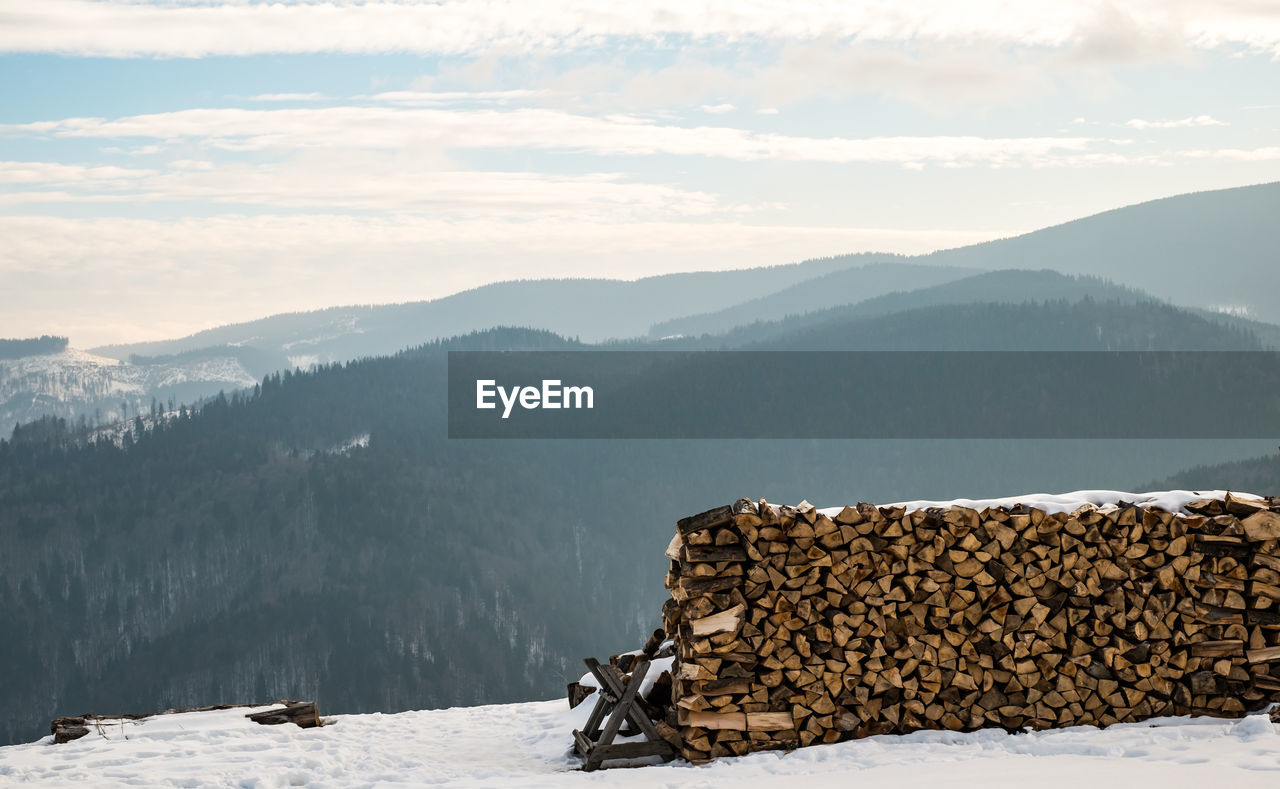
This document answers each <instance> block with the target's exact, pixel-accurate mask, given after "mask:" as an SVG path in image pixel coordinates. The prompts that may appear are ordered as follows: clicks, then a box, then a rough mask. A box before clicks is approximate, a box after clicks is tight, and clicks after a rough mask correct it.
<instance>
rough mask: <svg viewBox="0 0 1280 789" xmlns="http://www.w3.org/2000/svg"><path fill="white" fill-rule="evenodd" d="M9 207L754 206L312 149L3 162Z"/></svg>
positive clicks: (602, 180) (663, 190)
mask: <svg viewBox="0 0 1280 789" xmlns="http://www.w3.org/2000/svg"><path fill="white" fill-rule="evenodd" d="M4 185H12V186H20V187H21V188H22V190H21V191H3V190H0V205H23V204H48V203H77V202H84V203H109V202H127V203H129V204H131V205H137V204H141V203H156V202H166V201H167V202H176V201H207V202H211V203H217V204H224V205H225V204H238V205H253V206H259V207H266V208H268V209H271V208H312V209H321V210H324V209H330V210H332V209H347V210H361V211H384V212H422V213H431V214H435V215H442V216H444V215H447V216H452V217H471V218H474V217H480V216H488V217H505V218H521V219H527V218H531V217H535V216H536V217H547V216H575V217H578V218H580V219H595V220H598V221H603V220H612V221H624V220H638V219H654V218H679V217H692V216H706V215H710V214H716V213H743V212H746V211H752V210H755V208H754V207H752V206H750V205H743V204H740V203H724V202H722V201H721V200H720V199H719V198H717V197H716V196H715V195H712V194H709V193H706V192H701V191H696V190H687V189H681V188H678V187H674V186H668V185H664V184H652V183H634V182H628V181H627V180H625V179H624V178H623V177H622V176H620V175H617V174H611V173H596V174H590V175H579V176H569V175H554V174H538V173H520V172H474V171H473V172H457V171H439V170H432V169H429V168H424V167H422V166H419V165H416V164H415V163H412V162H406V161H405V160H403V159H401V158H394V157H392V158H388V157H377V156H369V155H364V156H356V157H354V158H351V157H346V156H344V157H337V158H335V157H332V156H327V155H326V156H310V157H302V158H301V159H299V160H296V161H291V162H276V163H270V164H248V163H246V164H234V163H233V164H223V165H215V164H214V163H212V162H208V161H197V160H175V161H172V162H170V163H169V169H168V170H127V169H123V168H118V167H83V166H78V165H62V164H57V163H49V162H0V187H2V186H4Z"/></svg>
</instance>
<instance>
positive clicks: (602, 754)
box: [582, 740, 676, 772]
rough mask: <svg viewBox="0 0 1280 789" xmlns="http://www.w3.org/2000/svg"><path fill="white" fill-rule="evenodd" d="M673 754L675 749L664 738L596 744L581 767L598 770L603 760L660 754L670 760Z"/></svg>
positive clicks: (673, 756)
mask: <svg viewBox="0 0 1280 789" xmlns="http://www.w3.org/2000/svg"><path fill="white" fill-rule="evenodd" d="M675 755H676V754H675V749H674V748H672V747H671V744H670V743H668V742H666V741H665V740H647V741H645V742H618V743H614V744H612V745H597V746H595V747H594V748H592V749H591V755H590V757H589V758H588V759H587V763H586V764H584V765H583V767H582V769H583V771H584V772H591V771H592V770H598V769H600V767H601V765H602V764H603V763H604V762H607V761H610V760H613V759H642V758H645V757H646V756H661V757H663V758H664V759H666V760H671V759H674V758H675Z"/></svg>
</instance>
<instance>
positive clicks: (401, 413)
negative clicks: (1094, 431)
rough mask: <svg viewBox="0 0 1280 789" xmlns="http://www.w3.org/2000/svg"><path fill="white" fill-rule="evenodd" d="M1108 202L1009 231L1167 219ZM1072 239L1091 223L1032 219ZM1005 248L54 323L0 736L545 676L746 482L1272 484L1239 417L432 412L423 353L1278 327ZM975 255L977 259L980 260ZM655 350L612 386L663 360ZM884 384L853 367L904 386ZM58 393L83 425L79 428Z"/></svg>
mask: <svg viewBox="0 0 1280 789" xmlns="http://www.w3.org/2000/svg"><path fill="white" fill-rule="evenodd" d="M1238 191H1239V194H1237V193H1235V192H1234V191H1233V192H1231V193H1213V194H1223V195H1225V199H1226V200H1227V205H1229V206H1235V207H1237V208H1239V207H1240V205H1241V204H1242V203H1241V201H1244V202H1247V203H1249V204H1250V205H1252V204H1253V203H1254V202H1259V201H1262V202H1265V201H1267V200H1274V196H1275V194H1276V191H1275V189H1252V188H1251V189H1246V190H1238ZM1211 197H1212V195H1192V196H1188V197H1187V198H1186V199H1187V200H1189V201H1191V202H1190V203H1188V205H1190V206H1192V207H1195V206H1200V207H1201V208H1203V207H1204V201H1205V200H1208V199H1210V198H1211ZM1182 199H1183V198H1176V199H1175V200H1174V204H1173V205H1174V207H1175V208H1176V207H1177V205H1178V202H1177V201H1179V200H1182ZM1129 210H1130V209H1124V210H1122V211H1120V212H1114V213H1115V215H1114V216H1112V215H1102V217H1101V218H1091V219H1088V220H1081V222H1079V223H1072V224H1070V225H1065V226H1062V227H1061V228H1054V229H1051V230H1052V231H1053V232H1051V233H1050V232H1049V231H1041V232H1042V233H1046V234H1047V235H1042V236H1039V237H1038V239H1039V240H1037V241H1035V244H1041V245H1042V246H1043V247H1045V248H1046V249H1047V248H1048V247H1052V246H1054V245H1055V244H1057V245H1061V246H1062V248H1064V249H1075V250H1077V251H1080V250H1087V249H1091V248H1093V247H1092V246H1091V245H1092V244H1094V243H1096V242H1097V240H1098V239H1101V238H1105V237H1110V238H1113V239H1119V240H1117V243H1118V244H1120V243H1121V240H1123V245H1127V246H1124V248H1125V249H1126V250H1128V252H1127V253H1126V254H1132V253H1134V251H1135V250H1138V249H1139V246H1135V245H1138V244H1139V241H1140V240H1141V239H1142V238H1144V237H1146V236H1147V235H1148V234H1149V233H1151V232H1153V231H1154V229H1155V227H1156V224H1155V223H1156V219H1153V217H1156V218H1160V217H1163V218H1165V219H1167V218H1168V217H1169V216H1171V215H1173V214H1177V213H1178V212H1177V211H1174V212H1173V214H1171V213H1170V211H1172V209H1171V208H1170V206H1169V205H1164V206H1158V207H1157V208H1144V207H1142V206H1138V207H1135V209H1133V212H1132V213H1128V214H1126V213H1125V212H1126V211H1129ZM1179 210H1182V209H1179ZM1186 210H1187V211H1190V210H1191V209H1186ZM1240 210H1244V209H1243V208H1241V209H1240ZM1228 213H1229V212H1228ZM1222 214H1223V212H1222V211H1211V210H1207V209H1205V210H1204V211H1203V212H1202V213H1196V212H1195V211H1192V212H1191V213H1190V214H1187V213H1186V212H1185V211H1184V212H1183V214H1179V215H1182V216H1183V219H1184V220H1185V221H1187V222H1190V221H1191V218H1192V217H1193V216H1195V217H1201V218H1202V219H1203V221H1202V222H1201V224H1200V226H1199V230H1200V232H1201V233H1203V234H1205V235H1207V236H1213V235H1214V234H1217V233H1219V232H1228V231H1230V230H1231V228H1232V227H1233V225H1231V223H1229V222H1227V223H1223V224H1220V225H1215V224H1213V222H1215V221H1218V220H1219V219H1221V217H1222ZM1125 216H1128V217H1131V219H1132V224H1133V225H1134V226H1133V227H1129V228H1125V227H1123V226H1122V225H1124V222H1121V221H1120V219H1123V217H1125ZM1117 217H1119V218H1120V219H1117ZM1094 219H1098V221H1099V222H1100V223H1101V224H1093V220H1094ZM1161 221H1164V219H1162V220H1161ZM1197 221H1199V220H1197ZM1263 225H1265V226H1258V227H1255V226H1253V225H1252V224H1251V225H1250V227H1249V228H1248V232H1249V233H1250V234H1251V235H1250V236H1249V238H1250V239H1252V241H1251V242H1250V243H1256V244H1262V245H1264V246H1260V247H1258V248H1257V250H1255V252H1256V254H1254V253H1250V254H1244V253H1243V252H1242V253H1241V255H1240V256H1239V260H1240V261H1243V262H1242V263H1241V266H1242V267H1241V268H1239V269H1238V270H1237V269H1232V267H1231V266H1232V263H1231V260H1226V259H1218V258H1214V259H1203V260H1202V261H1201V264H1202V266H1203V267H1204V268H1206V269H1212V270H1213V271H1214V272H1215V276H1218V277H1220V278H1221V279H1222V280H1223V281H1224V282H1234V283H1235V284H1234V287H1235V288H1236V289H1237V290H1239V291H1241V292H1245V291H1248V292H1249V293H1250V295H1251V297H1252V298H1256V299H1257V300H1258V301H1259V303H1261V301H1262V300H1265V297H1266V295H1267V294H1266V292H1265V290H1264V289H1263V288H1262V285H1263V284H1265V282H1267V281H1269V280H1267V276H1270V275H1268V274H1266V273H1265V272H1263V273H1261V274H1259V273H1258V272H1257V270H1256V266H1255V264H1256V263H1257V261H1258V260H1261V259H1263V258H1265V256H1266V255H1268V254H1271V250H1272V249H1274V248H1275V247H1274V244H1271V245H1270V246H1265V244H1268V243H1270V242H1269V241H1268V239H1269V238H1270V237H1269V236H1267V233H1274V232H1275V231H1274V230H1273V229H1271V226H1270V225H1268V224H1266V223H1263ZM1104 231H1105V232H1104ZM1187 232H1192V231H1190V230H1188V231H1187ZM1073 233H1075V234H1081V235H1083V236H1084V237H1087V238H1092V239H1093V240H1092V241H1090V240H1087V239H1086V240H1081V239H1078V238H1077V239H1075V240H1072V239H1070V238H1067V237H1066V236H1064V235H1062V234H1067V235H1071V234H1073ZM1031 236H1036V234H1031ZM1031 236H1027V237H1023V238H1024V239H1030V238H1031ZM1124 239H1128V240H1124ZM1010 241H1018V240H1017V239H1011V240H1010ZM1019 244H1031V242H1030V241H1019ZM1032 246H1034V245H1032ZM1237 246H1238V245H1236V244H1235V242H1234V241H1233V242H1231V243H1230V244H1224V245H1223V248H1224V249H1228V248H1231V249H1235V248H1236V247H1237ZM1011 248H1012V247H1009V246H1007V245H1002V244H1001V242H996V243H993V244H991V245H983V246H981V247H974V248H967V249H969V250H970V251H965V250H957V251H954V254H955V255H960V253H963V254H964V255H965V256H968V257H965V259H963V260H960V259H957V258H951V257H947V255H945V254H943V253H939V255H935V256H929V257H926V258H921V259H903V258H897V257H887V256H849V257H845V258H829V259H823V260H818V261H809V262H806V263H801V264H795V265H793V266H780V267H775V268H770V269H757V270H750V271H745V272H715V273H699V274H688V275H672V276H670V277H659V278H651V279H650V280H640V281H638V282H634V283H627V282H612V281H585V282H584V281H576V280H564V281H542V282H523V283H503V284H501V285H495V286H491V287H489V288H482V289H478V290H476V291H471V292H468V293H467V294H459V295H458V296H455V297H449V299H443V300H439V301H437V302H427V303H421V304H414V305H398V306H393V307H359V308H335V309H334V310H326V311H321V312H317V313H307V314H304V315H284V316H276V317H273V318H269V319H264V320H263V321H258V322H253V323H248V324H239V325H236V326H229V327H223V328H222V329H217V330H212V331H211V332H208V333H202V334H200V335H194V336H193V337H190V338H185V339H183V340H177V341H171V342H167V343H149V344H145V345H137V346H130V347H117V348H113V349H94V353H92V354H90V353H86V352H84V351H78V350H75V349H71V348H67V347H65V343H63V342H61V341H60V339H59V338H40V339H39V340H35V341H31V342H29V343H27V344H25V345H24V344H10V345H6V346H2V347H0V351H3V352H0V393H3V398H0V402H3V403H4V406H3V407H4V408H5V409H8V410H7V411H5V412H4V414H6V415H7V416H6V418H10V417H12V421H16V422H20V423H21V424H20V425H19V426H18V427H17V428H15V429H14V431H13V432H12V434H11V435H10V436H9V437H8V438H7V439H4V440H0V541H2V543H0V544H3V545H4V546H5V550H4V551H3V552H0V573H2V574H3V577H4V578H5V581H6V583H4V584H0V633H3V634H5V638H3V639H0V708H2V709H4V710H5V711H6V715H5V716H3V718H2V719H0V741H4V742H12V741H18V740H29V739H31V738H33V737H34V736H35V735H36V734H37V733H38V732H39V731H40V730H42V729H44V728H46V727H47V722H48V720H49V718H51V717H53V716H55V715H59V714H69V713H73V712H84V711H86V710H99V711H122V710H123V711H147V710H152V709H162V708H165V707H178V706H193V705H202V704H218V703H228V702H237V701H250V700H263V699H269V698H279V697H289V698H309V699H310V698H314V699H317V700H318V701H320V702H321V704H322V706H323V708H324V709H326V710H329V711H332V712H335V713H337V712H358V711H376V710H381V711H387V712H391V711H395V710H402V709H417V708H424V707H435V706H448V705H457V704H477V703H496V702H506V701H514V700H523V699H529V698H545V697H551V696H553V695H557V694H560V693H562V692H563V683H564V682H566V681H569V680H571V679H574V678H576V677H577V676H579V675H580V674H581V663H580V659H581V658H582V657H584V656H586V655H592V654H594V655H597V656H601V655H605V654H609V653H610V652H617V651H620V650H624V649H630V648H633V647H634V646H635V645H636V644H638V643H640V642H642V641H643V638H644V636H645V635H646V634H647V633H648V632H649V631H651V630H652V628H653V627H654V626H655V624H656V623H657V621H658V611H659V607H660V605H661V601H662V599H663V597H664V592H663V588H662V577H663V573H664V572H665V569H666V560H665V558H664V557H663V548H664V546H665V545H666V543H667V541H668V540H669V538H670V533H671V528H672V524H673V521H674V520H675V519H676V518H678V517H680V516H683V515H687V514H688V513H690V512H696V511H700V510H702V509H705V508H706V506H707V505H708V503H716V502H722V501H732V500H734V499H736V498H737V497H739V496H742V495H747V494H751V495H764V496H766V497H767V498H769V499H770V500H771V501H778V502H790V503H794V502H797V501H799V500H800V499H803V498H808V499H810V500H813V501H820V502H824V503H828V504H839V503H852V502H857V501H881V502H883V501H893V500H905V499H918V498H946V497H952V496H968V497H973V496H996V495H1009V494H1016V493H1019V492H1027V491H1034V490H1057V491H1062V490H1069V489H1077V488H1110V489H1133V488H1134V487H1136V486H1139V485H1142V484H1143V483H1144V481H1147V480H1153V479H1156V480H1161V481H1162V482H1164V483H1168V484H1170V485H1174V484H1183V483H1185V484H1187V485H1212V486H1217V487H1225V488H1236V487H1238V486H1240V485H1241V484H1242V483H1243V484H1246V485H1253V486H1255V487H1256V488H1258V489H1256V490H1255V491H1254V492H1258V493H1270V492H1275V487H1276V486H1275V482H1277V481H1280V479H1277V478H1276V477H1275V476H1274V470H1275V468H1276V467H1275V464H1274V462H1273V461H1274V458H1271V459H1267V458H1263V459H1260V460H1257V461H1250V462H1249V463H1246V464H1243V465H1238V466H1222V465H1220V464H1223V463H1229V462H1231V461H1235V460H1236V459H1238V458H1241V457H1261V456H1263V455H1264V453H1268V452H1271V451H1273V448H1274V446H1275V442H1274V441H1273V440H1271V439H1263V438H1260V439H1258V440H1256V441H1252V440H1251V441H1225V440H1223V441H1132V440H1104V441H1084V440H1059V441H1052V442H1043V441H1040V442H1037V441H1008V440H980V441H941V440H919V441H888V440H884V441H880V440H876V441H832V440H804V441H767V440H750V439H738V440H717V441H692V442H691V441H659V440H632V441H590V440H581V441H574V440H538V441H535V440H529V441H491V440H490V441H485V440H469V441H467V440H450V439H449V438H448V437H447V435H448V433H447V425H446V409H445V405H446V396H445V392H446V384H447V365H446V362H447V354H448V352H449V351H451V350H580V349H587V348H603V349H623V350H667V349H676V350H682V349H719V348H723V349H728V350H855V349H856V350H949V349H963V350H1028V349H1038V350H1098V351H1102V350H1110V351H1114V350H1161V349H1170V350H1192V349H1195V350H1209V349H1211V350H1257V349H1262V348H1268V347H1275V346H1276V344H1277V338H1280V327H1277V326H1274V325H1272V324H1268V323H1265V322H1262V321H1258V320H1254V319H1251V318H1248V317H1242V316H1240V315H1235V314H1224V313H1220V312H1216V311H1214V310H1213V309H1212V308H1213V306H1214V302H1213V299H1214V298H1215V297H1214V296H1213V294H1212V292H1211V291H1209V290H1206V291H1205V292H1204V293H1203V294H1202V295H1203V296H1204V298H1196V299H1190V300H1189V301H1188V303H1187V305H1183V304H1179V303H1172V302H1170V301H1169V300H1168V299H1171V298H1173V296H1171V295H1169V291H1167V290H1166V291H1161V290H1160V289H1159V287H1156V286H1158V285H1159V284H1160V283H1159V282H1158V280H1159V279H1160V277H1159V276H1156V275H1153V277H1154V278H1153V279H1151V280H1138V279H1132V278H1126V279H1124V280H1123V283H1124V284H1117V283H1116V282H1114V281H1112V280H1111V279H1108V278H1105V277H1103V276H1098V275H1096V274H1082V273H1079V271H1078V268H1077V270H1076V271H1074V272H1073V271H1069V270H1068V269H1069V268H1070V267H1069V266H1067V265H1066V264H1067V263H1069V262H1071V261H1070V260H1069V259H1068V258H1069V257H1070V256H1064V255H1062V254H1057V253H1053V254H1054V255H1056V257H1052V260H1054V261H1055V263H1056V264H1057V265H1056V266H1055V267H1056V268H1058V269H1059V270H1056V271H1055V270H1044V269H1042V268H1041V266H1042V265H1043V264H1044V261H1043V260H1041V259H1040V258H1038V257H1036V256H1035V255H1031V254H1030V253H1029V252H1028V253H1026V254H1022V253H1019V254H1016V255H1014V254H1013V253H1009V252H1007V250H1009V249H1011ZM1196 248H1197V247H1190V248H1189V249H1191V250H1194V249H1196ZM979 249H988V250H997V252H996V253H992V257H991V258H990V259H989V261H987V262H983V261H984V260H986V259H984V258H981V256H978V255H977V252H976V250H979ZM1021 249H1024V251H1025V250H1026V249H1032V247H1022V248H1021ZM1145 249H1146V252H1145V253H1144V254H1148V255H1150V256H1154V255H1157V253H1160V252H1161V251H1163V253H1167V266H1168V267H1170V268H1169V270H1171V271H1172V270H1174V268H1176V266H1181V265H1190V263H1189V262H1188V261H1189V260H1190V258H1189V257H1188V256H1187V255H1183V254H1181V252H1186V251H1187V250H1182V251H1181V252H1180V251H1179V250H1171V249H1168V248H1167V245H1166V244H1165V243H1164V242H1163V241H1159V240H1151V241H1150V243H1149V245H1148V247H1146V248H1145ZM1258 250H1260V251H1258ZM1033 251H1034V250H1033ZM1042 251H1043V250H1042ZM1043 254H1044V255H1050V252H1049V251H1043ZM1097 254H1099V255H1100V254H1101V253H1097ZM1188 254H1189V253H1188ZM1014 258H1016V259H1017V260H1016V263H1015V260H1014ZM940 261H951V262H948V263H943V262H940ZM1076 262H1077V263H1078V262H1080V261H1076ZM1095 262H1096V261H1095ZM1175 264H1176V266H1175ZM1089 265H1094V263H1093V262H1090V264H1089ZM1255 276H1256V277H1257V279H1255V278H1254V277H1255ZM1151 293H1156V294H1157V295H1162V296H1163V298H1155V297H1153V296H1152V295H1150V294H1151ZM1188 305H1189V306H1188ZM1249 309H1250V310H1253V309H1254V308H1252V307H1250V308H1249ZM1257 310H1258V311H1257V313H1256V314H1259V315H1261V314H1262V312H1261V307H1258V308H1257ZM1250 314H1255V313H1253V312H1251V313H1250ZM611 320H612V321H613V322H612V323H611V322H610V321H611ZM513 323H514V324H519V323H528V324H531V327H518V326H516V327H513V326H511V324H513ZM539 323H546V324H548V325H552V326H554V327H559V328H561V329H563V331H562V332H556V331H552V330H550V329H548V328H547V327H546V326H539V325H537V324H539ZM566 327H567V328H566ZM407 346H411V347H407ZM6 348H7V349H8V350H5V349H6ZM3 357H13V358H3ZM304 362H305V364H304ZM295 367H305V369H293V368H295ZM679 375H680V376H686V378H681V377H674V378H673V377H671V376H670V374H667V377H663V374H662V373H661V371H659V373H655V374H654V376H653V377H651V378H649V379H647V380H646V381H645V384H646V385H647V386H651V387H655V388H662V389H670V388H672V387H678V386H683V385H685V384H686V383H687V372H685V373H680V374H679ZM711 383H712V385H713V386H714V385H722V384H721V383H720V382H719V381H716V382H711ZM810 383H811V382H797V385H810ZM916 383H919V382H873V384H874V385H878V386H881V387H883V388H884V389H885V391H886V392H891V393H892V396H894V397H896V398H901V399H902V400H903V401H904V402H909V398H910V397H911V392H912V389H913V386H915V384H916ZM929 385H934V383H933V382H929ZM220 392H221V393H220ZM41 397H44V398H45V399H44V400H41V399H40V398H41ZM153 398H154V400H155V402H154V404H153V402H152V400H153ZM197 401H198V402H197ZM708 402H709V403H710V404H711V405H713V404H714V401H708ZM182 403H186V405H182ZM95 404H96V405H95ZM188 406H191V407H188ZM783 406H785V403H780V404H779V407H783ZM91 408H101V409H103V411H104V413H103V416H102V418H101V420H99V418H98V417H97V415H96V414H95V413H89V416H88V417H87V418H85V419H84V420H83V421H81V420H80V419H79V417H80V416H81V415H84V414H85V413H86V409H91ZM20 409H25V410H20ZM108 412H111V413H108ZM41 414H43V416H41V418H38V419H34V421H32V420H31V419H28V417H34V416H40V415H41ZM124 416H128V417H133V418H131V419H129V420H128V421H120V420H121V417H124ZM94 422H100V423H99V424H97V425H96V426H95V425H94V424H93V423H94ZM101 422H113V424H111V425H109V426H107V425H104V424H101ZM1193 467H1197V468H1195V469H1194V470H1193V471H1190V472H1184V470H1185V469H1188V468H1193Z"/></svg>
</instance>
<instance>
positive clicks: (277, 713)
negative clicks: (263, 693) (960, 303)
mask: <svg viewBox="0 0 1280 789" xmlns="http://www.w3.org/2000/svg"><path fill="white" fill-rule="evenodd" d="M245 717H246V718H248V719H249V720H251V721H253V722H254V723H260V724H262V725H263V726H279V725H280V724H284V723H293V724H296V725H297V726H298V727H299V728H302V729H310V728H314V727H316V726H320V725H321V723H320V710H319V709H318V708H317V707H316V703H315V702H314V701H286V702H284V706H283V707H279V708H276V709H270V710H265V711H263V712H251V713H249V714H247V715H245Z"/></svg>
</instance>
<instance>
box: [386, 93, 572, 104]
mask: <svg viewBox="0 0 1280 789" xmlns="http://www.w3.org/2000/svg"><path fill="white" fill-rule="evenodd" d="M547 93H548V91H546V90H529V89H516V90H478V91H462V90H455V91H427V90H391V91H384V92H382V93H375V94H374V95H372V96H369V97H368V98H369V100H370V101H377V102H383V103H386V104H394V105H399V106H405V107H442V106H450V105H458V104H508V103H510V102H513V101H517V100H521V99H524V100H527V99H531V98H535V97H538V96H543V95H546V94H547Z"/></svg>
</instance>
